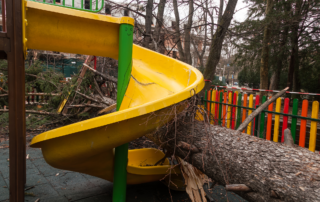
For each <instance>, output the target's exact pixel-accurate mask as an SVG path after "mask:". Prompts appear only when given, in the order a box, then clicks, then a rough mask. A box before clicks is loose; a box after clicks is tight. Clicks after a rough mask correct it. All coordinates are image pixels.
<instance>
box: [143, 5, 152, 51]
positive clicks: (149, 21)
mask: <svg viewBox="0 0 320 202" xmlns="http://www.w3.org/2000/svg"><path fill="white" fill-rule="evenodd" d="M152 8H153V0H148V3H147V7H146V18H145V20H146V22H145V30H146V33H145V36H144V42H143V46H144V47H146V48H149V43H150V40H151V36H150V35H151V24H152Z"/></svg>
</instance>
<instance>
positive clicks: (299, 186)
mask: <svg viewBox="0 0 320 202" xmlns="http://www.w3.org/2000/svg"><path fill="white" fill-rule="evenodd" d="M176 117H177V116H176ZM190 119H193V117H192V116H184V117H180V118H179V119H177V118H175V120H177V121H176V122H173V123H170V124H168V125H167V126H165V127H162V128H161V129H159V130H158V131H157V132H155V133H153V134H148V135H146V136H147V137H148V138H149V139H151V140H152V141H153V142H155V143H156V144H157V145H159V146H161V147H163V148H165V149H166V150H167V151H168V152H173V153H174V154H175V155H176V156H179V157H180V158H182V159H184V160H186V161H187V162H189V163H191V164H192V165H193V166H195V167H196V168H198V169H199V170H201V171H202V172H203V173H205V174H206V175H207V176H208V177H210V178H211V179H213V180H214V181H215V182H218V183H219V184H222V185H230V184H243V185H246V186H247V187H248V188H250V190H251V191H249V192H245V193H243V195H242V196H243V197H244V198H246V199H248V200H249V201H255V202H260V201H263V202H270V201H271V202H273V201H277V202H278V201H279V202H280V201H314V202H315V201H319V200H320V174H319V173H320V155H318V154H315V153H313V152H310V151H309V150H307V149H305V148H302V147H298V146H295V147H291V146H287V145H284V144H280V143H275V142H272V141H268V140H265V139H260V138H258V137H254V136H250V135H247V134H243V133H240V132H236V131H234V130H230V129H226V128H222V127H220V126H213V125H209V124H206V123H205V122H199V121H192V120H191V122H188V120H190ZM179 142H184V144H189V145H192V147H196V148H197V150H195V149H193V150H192V151H191V148H192V147H191V146H189V147H187V148H186V147H178V146H177V145H179ZM188 148H189V149H188ZM197 151H198V152H197ZM248 190H249V189H248Z"/></svg>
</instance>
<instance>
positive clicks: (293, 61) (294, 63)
mask: <svg viewBox="0 0 320 202" xmlns="http://www.w3.org/2000/svg"><path fill="white" fill-rule="evenodd" d="M301 6H302V0H298V1H297V2H296V5H295V13H294V14H293V20H294V22H293V25H292V27H291V35H292V37H291V46H292V48H291V56H290V64H289V71H288V81H287V86H288V87H289V88H290V90H292V85H293V74H294V71H295V69H297V68H299V52H298V51H299V47H298V41H299V32H298V30H299V23H300V21H301Z"/></svg>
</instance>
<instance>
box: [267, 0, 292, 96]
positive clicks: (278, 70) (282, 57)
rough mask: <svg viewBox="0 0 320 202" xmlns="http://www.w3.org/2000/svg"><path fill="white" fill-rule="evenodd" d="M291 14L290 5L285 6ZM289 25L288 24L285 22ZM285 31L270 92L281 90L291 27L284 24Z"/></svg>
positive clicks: (286, 10)
mask: <svg viewBox="0 0 320 202" xmlns="http://www.w3.org/2000/svg"><path fill="white" fill-rule="evenodd" d="M289 12H290V4H289V3H286V5H285V13H286V14H288V13H289ZM285 23H287V22H285ZM284 26H285V27H284V31H283V33H282V34H281V36H282V37H281V38H282V39H281V41H280V46H279V51H278V57H277V62H276V66H275V69H274V72H273V74H272V77H271V81H270V86H269V89H270V90H278V89H279V82H280V73H281V70H282V67H283V61H284V60H285V46H286V44H287V41H288V32H289V26H287V25H286V24H284Z"/></svg>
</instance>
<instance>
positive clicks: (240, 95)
mask: <svg viewBox="0 0 320 202" xmlns="http://www.w3.org/2000/svg"><path fill="white" fill-rule="evenodd" d="M241 102H242V94H241V93H239V94H238V103H237V105H238V106H239V107H238V112H237V124H236V129H238V128H239V126H240V124H241Z"/></svg>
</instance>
